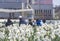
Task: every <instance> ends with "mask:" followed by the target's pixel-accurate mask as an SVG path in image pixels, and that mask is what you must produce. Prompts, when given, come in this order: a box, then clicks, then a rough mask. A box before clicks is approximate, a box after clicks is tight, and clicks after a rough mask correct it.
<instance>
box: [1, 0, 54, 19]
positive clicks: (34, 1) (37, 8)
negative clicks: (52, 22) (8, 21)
mask: <svg viewBox="0 0 60 41" xmlns="http://www.w3.org/2000/svg"><path fill="white" fill-rule="evenodd" d="M22 2H23V3H24V7H26V4H27V0H0V8H4V9H21V8H22V4H21V3H22ZM29 4H30V5H31V6H32V8H33V9H34V17H35V19H37V18H39V19H53V3H52V0H29ZM25 13H26V12H25ZM27 13H28V12H27ZM29 13H30V16H27V17H31V15H32V14H31V12H29ZM19 15H21V12H19V13H3V12H0V18H8V17H11V18H18V16H19Z"/></svg>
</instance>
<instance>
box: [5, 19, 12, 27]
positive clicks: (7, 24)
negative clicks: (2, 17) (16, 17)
mask: <svg viewBox="0 0 60 41" xmlns="http://www.w3.org/2000/svg"><path fill="white" fill-rule="evenodd" d="M10 25H12V26H13V22H12V21H11V20H10V18H8V20H7V22H6V24H5V26H6V27H7V26H10Z"/></svg>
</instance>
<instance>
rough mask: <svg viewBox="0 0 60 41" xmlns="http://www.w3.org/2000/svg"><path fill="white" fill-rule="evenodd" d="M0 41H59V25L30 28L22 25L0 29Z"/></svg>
mask: <svg viewBox="0 0 60 41" xmlns="http://www.w3.org/2000/svg"><path fill="white" fill-rule="evenodd" d="M0 41H60V25H59V24H56V25H54V24H43V25H42V26H35V27H32V26H30V25H24V24H22V25H21V26H20V27H19V26H18V25H16V24H15V25H14V26H8V27H2V28H0Z"/></svg>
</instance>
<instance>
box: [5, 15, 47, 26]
mask: <svg viewBox="0 0 60 41" xmlns="http://www.w3.org/2000/svg"><path fill="white" fill-rule="evenodd" d="M45 22H46V20H45V19H43V20H40V19H36V20H33V19H23V18H22V16H20V17H19V26H20V25H21V24H25V25H31V26H35V25H37V26H42V24H43V23H45ZM9 25H12V26H13V22H12V21H11V20H10V18H8V19H7V22H6V23H5V26H6V27H7V26H9Z"/></svg>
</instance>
